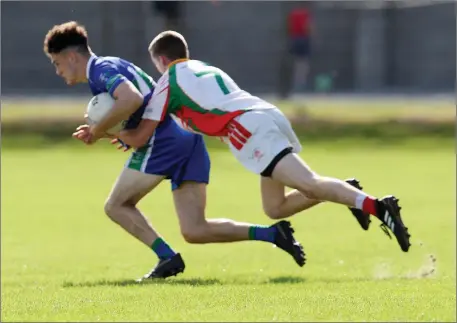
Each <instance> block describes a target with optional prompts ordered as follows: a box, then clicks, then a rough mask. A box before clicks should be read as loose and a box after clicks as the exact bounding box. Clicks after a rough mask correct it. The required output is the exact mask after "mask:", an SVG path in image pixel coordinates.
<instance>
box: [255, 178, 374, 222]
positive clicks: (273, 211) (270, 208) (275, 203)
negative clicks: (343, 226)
mask: <svg viewBox="0 0 457 323" xmlns="http://www.w3.org/2000/svg"><path fill="white" fill-rule="evenodd" d="M346 182H347V183H349V184H350V185H352V186H354V187H356V188H359V189H361V187H360V186H359V182H358V181H357V180H356V179H349V180H346ZM260 188H261V193H262V205H263V210H264V212H265V214H266V215H267V216H268V217H269V218H271V219H285V218H288V217H290V216H292V215H295V214H297V213H299V212H301V211H304V210H307V209H309V208H311V207H313V206H315V205H318V204H320V203H322V201H319V200H314V199H311V198H309V197H307V196H305V195H304V194H303V193H302V192H300V191H298V190H296V189H294V190H292V191H290V192H287V193H285V186H284V184H282V183H280V182H278V181H275V180H274V179H272V178H270V177H264V176H261V177H260ZM350 211H351V213H352V214H353V215H354V216H355V217H356V219H357V221H358V222H359V224H360V226H361V227H362V228H363V229H364V230H368V228H369V224H370V215H369V214H365V213H364V212H363V211H362V210H359V209H356V208H350Z"/></svg>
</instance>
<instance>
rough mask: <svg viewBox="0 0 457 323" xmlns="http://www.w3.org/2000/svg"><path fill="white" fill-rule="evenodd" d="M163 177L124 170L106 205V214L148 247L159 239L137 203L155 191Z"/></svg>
mask: <svg viewBox="0 0 457 323" xmlns="http://www.w3.org/2000/svg"><path fill="white" fill-rule="evenodd" d="M162 180H163V176H157V175H149V174H144V173H140V172H138V171H135V170H131V169H128V168H126V169H124V170H123V171H122V173H121V175H120V176H119V178H118V179H117V181H116V183H115V184H114V187H113V189H112V191H111V193H110V195H109V197H108V199H107V201H106V203H105V213H106V214H107V215H108V216H109V217H110V218H111V220H113V221H114V222H116V223H117V224H119V225H120V226H121V227H122V228H123V229H124V230H126V231H127V232H128V233H130V234H131V235H132V236H134V237H135V238H137V239H138V240H140V241H141V242H143V243H144V244H145V245H147V246H151V245H152V243H153V242H154V241H155V240H156V239H157V238H158V237H159V236H158V234H157V232H156V231H155V230H154V228H153V227H152V226H151V224H150V222H149V221H148V219H147V218H146V217H145V216H144V215H143V214H142V213H141V212H140V211H139V210H138V209H137V208H136V206H135V205H136V203H137V202H138V201H139V200H140V199H141V197H143V196H144V195H146V194H147V193H149V192H150V191H151V190H152V189H154V188H155V187H156V186H157V185H158V184H160V182H161V181H162Z"/></svg>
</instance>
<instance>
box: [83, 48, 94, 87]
mask: <svg viewBox="0 0 457 323" xmlns="http://www.w3.org/2000/svg"><path fill="white" fill-rule="evenodd" d="M92 55H95V54H94V53H93V52H92V51H89V53H88V54H85V55H83V56H82V57H81V67H80V70H81V72H84V73H82V75H81V79H80V82H81V83H87V82H88V79H87V71H88V69H89V67H88V66H87V64H89V61H90V58H91V57H92Z"/></svg>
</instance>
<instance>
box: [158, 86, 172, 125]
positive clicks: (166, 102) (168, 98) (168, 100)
mask: <svg viewBox="0 0 457 323" xmlns="http://www.w3.org/2000/svg"><path fill="white" fill-rule="evenodd" d="M163 91H168V92H167V99H166V100H165V103H164V105H163V107H162V114H161V115H160V121H163V119H165V115H166V114H167V109H168V103H169V102H170V86H169V85H167V87H166V88H164V89H162V90H161V91H160V92H159V93H158V94H160V93H162V92H163Z"/></svg>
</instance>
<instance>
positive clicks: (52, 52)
mask: <svg viewBox="0 0 457 323" xmlns="http://www.w3.org/2000/svg"><path fill="white" fill-rule="evenodd" d="M44 52H45V53H46V55H47V56H48V57H49V58H50V60H51V62H52V64H53V65H54V66H55V69H56V73H57V74H58V75H59V76H61V77H62V78H63V79H64V80H65V81H66V83H67V84H68V85H74V84H77V83H88V84H89V87H90V89H91V91H92V94H93V95H97V94H99V93H102V92H107V93H109V94H110V95H111V96H112V97H113V98H114V99H115V104H114V106H113V108H112V110H113V111H114V112H115V113H114V115H115V118H110V119H106V118H105V119H103V120H101V121H100V123H99V124H98V125H95V126H88V125H82V126H80V127H78V129H77V131H76V132H75V133H74V134H73V136H74V137H75V138H77V139H79V140H81V141H84V142H85V143H87V144H92V143H94V142H96V141H97V140H98V139H100V138H102V137H106V136H107V135H106V134H104V133H99V132H98V131H97V127H98V128H99V129H100V128H102V129H106V128H110V127H112V126H114V125H116V124H117V123H118V120H127V123H126V126H125V127H126V128H127V129H133V128H136V127H137V126H138V124H139V122H140V121H141V118H142V114H143V112H144V109H145V106H146V105H147V103H148V101H149V99H150V97H151V95H152V93H153V91H154V88H155V83H154V81H153V79H152V78H151V77H150V76H149V75H147V74H146V73H145V72H143V71H142V70H141V69H140V68H139V67H137V66H136V65H134V64H132V63H130V62H128V61H126V60H123V59H121V58H118V57H101V56H96V55H95V54H94V53H93V52H92V51H91V49H90V47H89V45H88V36H87V31H86V30H85V28H84V27H83V26H81V25H79V24H78V23H77V22H74V21H72V22H67V23H64V24H61V25H56V26H54V27H53V28H52V29H51V30H49V31H48V33H47V35H46V37H45V40H44ZM115 141H116V140H115ZM209 172H210V159H209V156H208V152H207V150H206V147H205V144H204V141H203V139H202V136H201V135H199V134H194V133H190V132H187V131H185V130H183V129H182V128H180V127H179V126H178V125H177V123H176V122H175V121H174V120H173V119H171V118H170V117H165V118H164V120H163V121H162V122H161V123H160V125H159V126H158V127H157V129H156V130H155V132H154V134H153V135H152V136H151V138H150V139H149V140H148V143H147V144H146V145H145V146H144V147H140V148H138V149H136V150H135V151H134V152H133V153H132V155H131V157H130V159H129V160H128V162H127V163H126V167H125V169H124V170H123V171H122V173H121V175H120V176H119V178H118V179H117V181H116V183H115V185H114V187H113V189H112V191H111V193H110V195H109V197H108V199H107V201H106V203H105V212H106V214H107V215H108V216H109V217H110V218H111V219H112V220H113V221H114V222H116V223H117V224H119V225H120V226H121V227H122V228H124V229H125V230H126V231H127V232H129V233H130V234H131V235H133V236H134V237H136V238H137V239H138V240H140V241H141V242H143V243H144V244H146V245H147V246H148V247H150V248H151V249H152V250H153V251H154V252H155V253H156V254H157V256H158V258H159V263H158V264H157V266H156V267H155V268H154V269H153V270H152V271H151V272H149V273H148V274H146V275H145V278H154V277H157V278H166V277H169V276H172V275H176V274H178V273H180V272H183V271H184V268H185V265H184V261H183V259H182V257H181V255H180V254H179V253H176V252H175V251H174V250H173V249H172V248H171V247H170V246H169V245H168V244H167V243H166V242H165V241H164V240H163V239H162V238H161V237H160V235H159V234H158V233H157V231H156V230H154V228H153V227H152V226H151V224H150V223H149V222H148V220H147V219H146V217H145V216H144V215H143V214H142V213H141V211H140V210H139V209H138V208H137V207H136V205H137V203H138V202H139V201H140V200H141V199H142V198H143V197H144V196H145V195H146V194H148V193H149V192H150V191H152V190H153V189H154V188H155V187H156V186H157V185H158V184H159V183H160V182H162V181H163V180H164V179H170V180H171V186H172V191H173V198H174V203H175V208H176V212H177V214H178V218H179V223H180V227H181V232H182V235H183V236H184V238H185V240H186V241H187V242H190V243H214V242H234V241H244V240H258V241H266V242H270V243H273V244H276V245H277V246H278V247H279V248H281V249H282V250H284V251H286V252H287V253H289V254H290V255H291V256H292V257H293V258H294V260H295V261H296V262H297V263H298V264H299V265H300V266H302V265H303V264H304V262H305V258H304V253H303V251H302V248H301V245H300V244H299V243H298V242H296V241H295V238H294V236H293V230H292V228H291V226H290V223H289V222H287V221H280V222H278V223H276V224H274V225H271V226H261V225H253V224H249V223H239V222H235V221H232V220H228V219H206V218H205V212H204V211H205V206H206V186H207V184H208V182H209Z"/></svg>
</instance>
